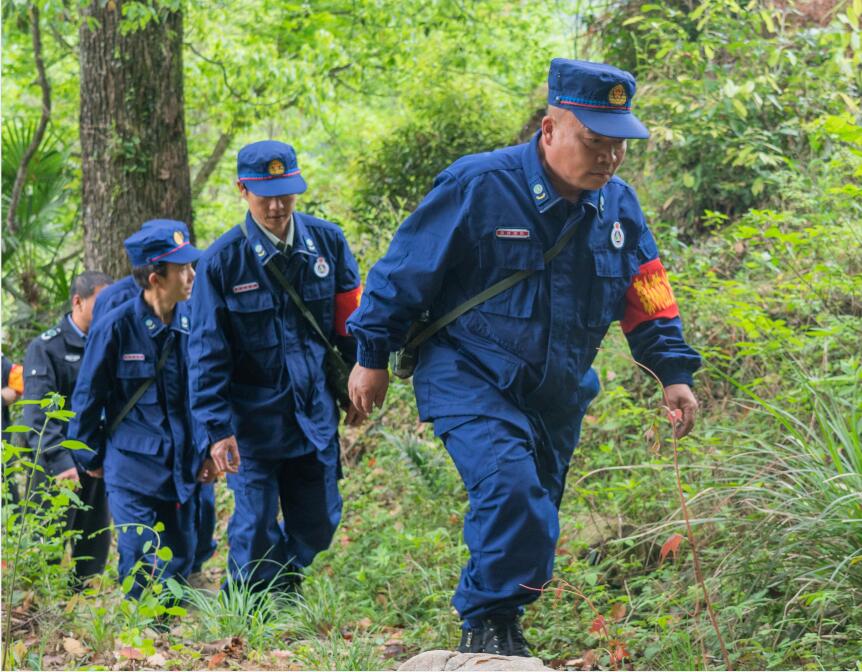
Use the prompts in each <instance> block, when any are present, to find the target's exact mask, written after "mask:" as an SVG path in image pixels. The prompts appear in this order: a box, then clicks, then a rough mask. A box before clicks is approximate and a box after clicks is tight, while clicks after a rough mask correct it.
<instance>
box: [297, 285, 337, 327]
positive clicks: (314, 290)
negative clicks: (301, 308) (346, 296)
mask: <svg viewBox="0 0 862 672" xmlns="http://www.w3.org/2000/svg"><path fill="white" fill-rule="evenodd" d="M334 298H335V276H334V275H333V274H332V273H331V272H330V273H328V274H327V275H326V276H325V277H323V278H320V277H317V276H316V275H315V274H313V273H312V274H309V275H307V276H306V277H305V278H304V279H303V283H302V301H303V302H304V303H305V305H306V306H308V309H309V310H310V311H311V312H312V314H313V315H314V319H316V320H317V322H318V324H319V325H320V327H321V328H322V329H323V330H324V331H326V332H327V333H329V332H330V331H332V311H333V305H332V304H333V300H334Z"/></svg>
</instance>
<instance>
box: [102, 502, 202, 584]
mask: <svg viewBox="0 0 862 672" xmlns="http://www.w3.org/2000/svg"><path fill="white" fill-rule="evenodd" d="M108 508H109V509H110V510H111V517H112V518H113V519H114V527H115V528H116V529H117V551H118V552H119V555H120V562H119V575H120V581H123V580H124V579H125V578H126V577H127V576H128V575H129V574H130V573H131V572H132V568H133V567H134V565H135V563H136V562H137V561H138V560H142V561H143V565H144V566H143V568H142V569H141V570H140V571H138V572H137V574H136V579H135V585H134V586H133V587H132V589H131V590H130V591H129V592H128V593H127V594H126V596H127V597H131V598H138V597H140V595H141V592H143V589H144V586H145V585H147V583H148V582H149V581H150V578H149V577H151V576H155V577H158V578H160V579H161V580H162V581H165V580H167V579H169V578H175V579H178V580H180V581H182V580H183V579H185V578H186V577H188V575H189V573H190V572H191V569H192V563H193V562H194V556H195V546H196V545H197V532H196V530H195V524H196V522H197V498H196V497H195V496H192V497H189V499H188V500H187V501H186V502H185V503H184V504H180V503H179V502H170V501H165V500H163V499H156V498H155V497H148V496H147V495H141V494H139V493H137V492H132V491H130V490H125V489H122V488H111V489H110V490H108ZM157 522H161V523H162V524H163V525H164V526H165V529H164V530H163V531H162V532H159V534H158V544H159V546H167V547H168V548H170V549H171V551H172V553H173V557H172V558H171V560H170V561H169V562H164V561H162V560H159V559H157V558H156V556H155V551H156V543H157V538H156V535H155V534H154V533H153V532H152V531H151V528H153V527H155V525H156V523H157ZM139 525H141V526H146V527H145V528H143V532H142V533H141V534H138V531H137V528H138V526H139ZM148 528H149V529H148ZM147 542H150V548H149V549H147V551H146V552H145V551H144V546H145V545H146V543H147ZM153 570H155V571H153Z"/></svg>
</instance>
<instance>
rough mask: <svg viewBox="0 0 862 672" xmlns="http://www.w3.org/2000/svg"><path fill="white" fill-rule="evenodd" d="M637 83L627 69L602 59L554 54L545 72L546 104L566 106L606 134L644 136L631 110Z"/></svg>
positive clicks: (645, 131) (641, 125)
mask: <svg viewBox="0 0 862 672" xmlns="http://www.w3.org/2000/svg"><path fill="white" fill-rule="evenodd" d="M636 89H637V86H636V84H635V78H634V77H633V76H632V74H631V73H630V72H626V71H625V70H620V69H619V68H615V67H613V66H612V65H605V64H604V63H591V62H589V61H573V60H571V59H568V58H555V59H554V60H553V61H551V69H550V71H549V72H548V104H549V105H553V106H554V107H559V108H562V109H564V110H569V111H570V112H571V113H572V114H574V115H575V116H576V117H577V118H578V121H580V122H581V123H582V124H583V125H584V126H586V127H587V128H588V129H590V130H591V131H593V132H594V133H598V134H599V135H604V136H607V137H609V138H641V139H642V138H648V137H649V131H648V130H647V129H646V126H644V125H643V124H642V123H641V122H640V120H639V119H638V118H637V117H636V116H635V115H634V114H632V99H633V98H634V96H635V91H636Z"/></svg>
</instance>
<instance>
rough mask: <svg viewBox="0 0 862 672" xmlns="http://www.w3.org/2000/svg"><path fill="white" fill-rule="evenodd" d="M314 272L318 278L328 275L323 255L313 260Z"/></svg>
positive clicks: (327, 267) (327, 265)
mask: <svg viewBox="0 0 862 672" xmlns="http://www.w3.org/2000/svg"><path fill="white" fill-rule="evenodd" d="M314 274H315V275H316V276H317V277H318V278H325V277H326V276H327V275H329V264H328V263H327V261H326V259H324V258H323V257H318V258H317V261H316V262H314Z"/></svg>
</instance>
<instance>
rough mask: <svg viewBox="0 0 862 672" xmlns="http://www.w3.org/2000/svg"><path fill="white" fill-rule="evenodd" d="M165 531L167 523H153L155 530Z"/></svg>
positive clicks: (157, 531)
mask: <svg viewBox="0 0 862 672" xmlns="http://www.w3.org/2000/svg"><path fill="white" fill-rule="evenodd" d="M164 531H165V524H164V523H163V522H162V521H160V520H159V521H157V522H156V524H155V525H153V532H156V533H159V532H164Z"/></svg>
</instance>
